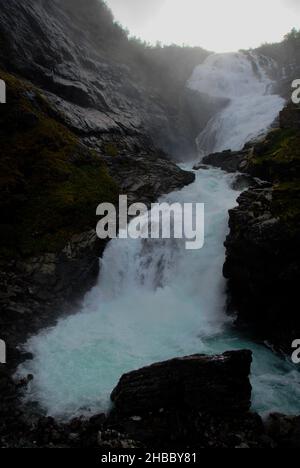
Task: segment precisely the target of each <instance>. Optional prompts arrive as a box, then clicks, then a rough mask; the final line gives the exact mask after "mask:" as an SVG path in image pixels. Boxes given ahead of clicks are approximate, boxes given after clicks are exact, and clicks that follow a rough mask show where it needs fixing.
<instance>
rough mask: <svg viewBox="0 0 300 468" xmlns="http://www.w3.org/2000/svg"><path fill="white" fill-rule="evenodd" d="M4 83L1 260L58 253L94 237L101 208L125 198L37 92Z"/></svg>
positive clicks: (17, 83) (0, 165)
mask: <svg viewBox="0 0 300 468" xmlns="http://www.w3.org/2000/svg"><path fill="white" fill-rule="evenodd" d="M0 75H1V78H2V79H4V80H5V81H6V84H7V105H3V106H1V108H0V139H1V159H0V191H1V201H0V210H1V228H0V229H1V250H0V253H1V254H2V255H3V254H4V255H12V254H13V255H14V256H16V255H18V254H20V255H22V256H24V255H25V256H26V255H36V254H39V253H41V252H55V251H57V250H59V249H61V248H63V247H64V245H65V243H66V242H67V241H68V239H70V237H71V236H72V235H73V234H77V233H81V232H83V231H85V230H90V229H92V228H93V227H94V226H95V223H96V218H95V212H96V207H97V205H98V204H99V203H101V202H103V201H105V202H111V201H114V200H115V198H116V196H117V192H118V190H117V187H116V184H115V183H114V181H113V180H112V179H111V177H110V176H109V175H108V173H107V170H106V168H105V166H104V164H103V163H102V161H101V158H100V156H99V155H98V154H97V153H95V152H93V151H90V150H88V149H87V148H85V147H84V146H83V145H82V144H81V143H80V142H79V140H78V138H77V137H76V136H75V135H74V134H73V133H72V132H70V131H69V130H68V129H67V128H66V127H65V126H64V125H62V124H61V123H59V116H55V115H54V114H53V111H52V110H51V108H50V106H49V104H48V103H47V100H46V99H45V98H44V97H43V96H42V95H41V94H40V92H39V91H38V90H36V89H35V88H34V87H32V86H31V85H29V84H27V83H26V82H24V81H22V80H20V79H18V78H16V77H14V76H12V75H10V74H7V73H4V72H1V73H0Z"/></svg>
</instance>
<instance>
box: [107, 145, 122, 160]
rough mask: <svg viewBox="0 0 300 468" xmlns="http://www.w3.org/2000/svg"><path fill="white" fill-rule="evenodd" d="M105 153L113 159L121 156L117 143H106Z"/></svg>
mask: <svg viewBox="0 0 300 468" xmlns="http://www.w3.org/2000/svg"><path fill="white" fill-rule="evenodd" d="M104 152H105V154H106V155H107V156H110V157H112V158H114V157H116V156H118V155H119V150H118V147H117V145H116V143H106V144H105V145H104Z"/></svg>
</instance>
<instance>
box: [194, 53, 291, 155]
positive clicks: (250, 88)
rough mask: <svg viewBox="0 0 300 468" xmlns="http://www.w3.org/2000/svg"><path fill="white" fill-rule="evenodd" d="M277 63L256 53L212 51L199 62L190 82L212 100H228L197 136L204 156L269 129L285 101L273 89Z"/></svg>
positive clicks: (239, 146)
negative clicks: (212, 53) (273, 69)
mask: <svg viewBox="0 0 300 468" xmlns="http://www.w3.org/2000/svg"><path fill="white" fill-rule="evenodd" d="M275 67H276V64H275V63H273V62H271V61H270V59H269V60H267V59H266V58H265V57H263V56H257V55H255V54H254V53H251V54H249V53H248V54H244V53H228V54H214V55H210V56H209V57H208V58H207V59H206V61H205V62H204V63H203V64H202V65H199V66H198V67H197V68H196V69H195V70H194V73H193V75H192V77H191V78H190V80H189V82H188V84H187V86H188V87H189V88H191V89H193V90H196V91H198V92H199V93H202V94H204V95H206V96H209V97H210V98H211V99H212V100H215V101H218V100H223V101H224V100H227V105H226V106H225V108H224V109H223V110H222V111H221V112H219V113H218V114H217V115H216V116H214V117H212V118H211V119H210V121H209V122H208V123H207V125H206V127H205V128H204V129H203V131H202V132H201V133H200V135H199V136H198V138H197V144H198V148H199V152H200V154H201V155H202V156H205V155H207V154H210V153H213V152H219V151H223V150H226V149H231V150H240V149H242V148H243V146H244V144H245V143H246V142H248V141H250V140H252V139H253V138H257V137H258V136H260V135H261V134H263V133H265V131H266V129H268V127H269V126H270V125H271V124H272V123H273V121H274V120H275V119H276V117H277V116H278V113H279V111H280V110H281V109H282V107H283V105H284V100H283V99H282V98H281V97H280V96H277V95H275V94H271V93H272V89H273V84H274V83H273V82H272V80H271V78H269V75H270V74H271V71H272V68H275Z"/></svg>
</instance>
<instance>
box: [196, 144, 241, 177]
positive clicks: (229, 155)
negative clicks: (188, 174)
mask: <svg viewBox="0 0 300 468" xmlns="http://www.w3.org/2000/svg"><path fill="white" fill-rule="evenodd" d="M248 158H249V150H247V149H246V150H244V151H230V150H228V151H223V152H221V153H213V154H210V155H208V156H205V157H204V158H203V161H202V164H209V165H210V166H213V167H219V168H220V169H222V170H223V171H226V172H238V171H240V172H244V171H245V168H246V167H247V161H248ZM195 169H197V167H195Z"/></svg>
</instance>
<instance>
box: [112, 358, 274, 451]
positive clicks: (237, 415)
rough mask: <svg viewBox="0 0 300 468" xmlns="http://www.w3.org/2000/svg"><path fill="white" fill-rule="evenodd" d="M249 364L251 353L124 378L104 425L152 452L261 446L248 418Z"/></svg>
mask: <svg viewBox="0 0 300 468" xmlns="http://www.w3.org/2000/svg"><path fill="white" fill-rule="evenodd" d="M251 360H252V359H251V352H250V351H233V352H227V353H224V354H223V355H219V356H204V355H194V356H188V357H184V358H177V359H173V360H170V361H166V362H162V363H158V364H154V365H152V366H149V367H146V368H143V369H140V370H137V371H134V372H130V373H128V374H125V375H123V376H122V377H121V379H120V382H119V384H118V385H117V387H116V388H115V389H114V391H113V392H112V395H111V399H112V401H113V403H114V407H113V410H112V412H111V414H110V415H109V418H108V421H107V425H108V427H110V426H111V427H114V428H117V430H118V431H120V432H123V433H127V434H129V435H130V437H133V438H134V439H135V440H140V441H142V442H143V443H145V444H146V446H150V447H160V448H163V447H169V448H170V447H177V449H178V448H179V447H186V446H189V447H198V448H204V447H206V448H208V447H223V448H225V447H237V446H240V445H241V444H243V443H244V444H247V445H249V446H250V447H253V446H264V444H265V442H263V440H262V435H263V427H262V421H261V419H260V418H259V417H258V416H257V415H255V414H251V413H249V408H250V405H251V403H250V401H251V385H250V382H249V373H250V365H251Z"/></svg>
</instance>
